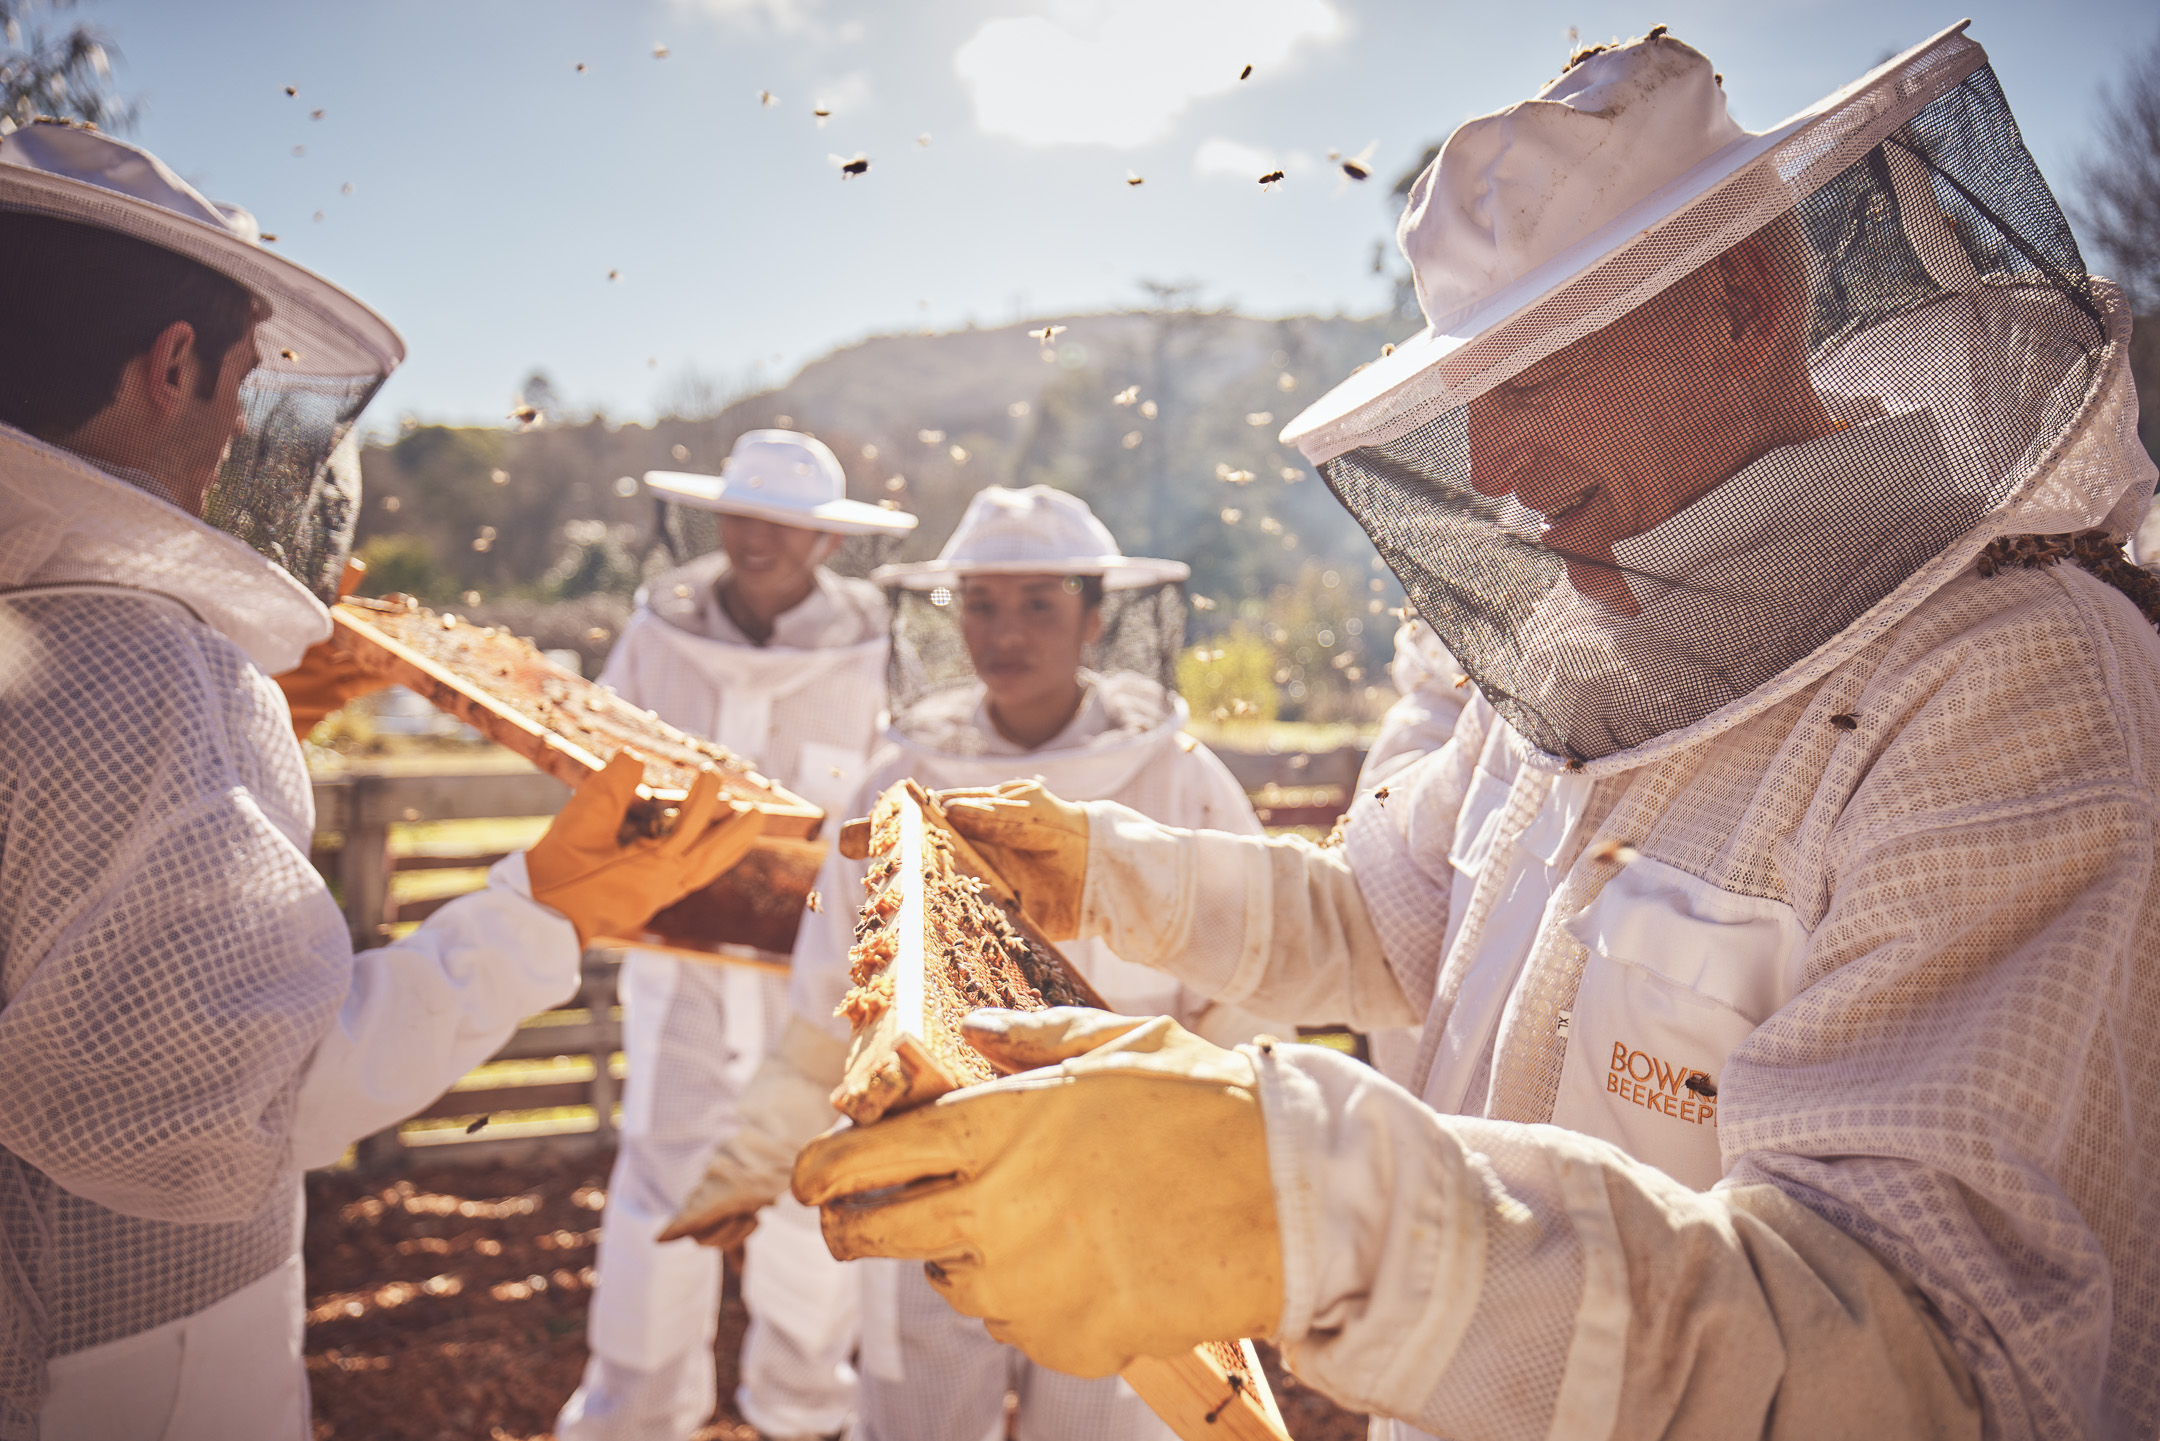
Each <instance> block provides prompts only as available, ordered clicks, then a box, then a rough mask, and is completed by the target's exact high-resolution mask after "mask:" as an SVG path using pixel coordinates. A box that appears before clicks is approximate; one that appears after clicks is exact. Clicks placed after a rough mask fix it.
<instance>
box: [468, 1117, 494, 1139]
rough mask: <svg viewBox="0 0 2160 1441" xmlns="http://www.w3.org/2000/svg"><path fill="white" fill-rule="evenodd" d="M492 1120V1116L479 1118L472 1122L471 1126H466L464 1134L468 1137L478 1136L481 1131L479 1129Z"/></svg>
mask: <svg viewBox="0 0 2160 1441" xmlns="http://www.w3.org/2000/svg"><path fill="white" fill-rule="evenodd" d="M493 1119H494V1117H492V1116H482V1117H480V1118H479V1119H478V1120H476V1121H474V1122H473V1123H472V1124H471V1125H469V1126H467V1127H466V1128H465V1134H466V1135H468V1136H474V1135H478V1134H479V1133H480V1130H481V1128H482V1127H484V1126H486V1125H487V1123H488V1122H489V1121H491V1120H493Z"/></svg>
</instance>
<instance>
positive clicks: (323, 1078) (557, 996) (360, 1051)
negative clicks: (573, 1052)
mask: <svg viewBox="0 0 2160 1441" xmlns="http://www.w3.org/2000/svg"><path fill="white" fill-rule="evenodd" d="M579 959H580V957H579V949H578V942H577V931H576V928H575V927H573V926H572V925H571V924H570V922H569V921H567V920H565V919H564V918H563V917H562V916H560V915H558V914H557V913H555V912H554V911H552V910H549V909H548V908H547V907H546V906H543V905H541V904H540V903H539V902H537V901H535V900H533V898H532V892H531V890H530V889H529V887H528V886H527V884H526V880H525V857H524V856H523V855H522V854H519V855H514V856H510V857H507V858H506V859H504V860H503V861H501V862H499V863H498V864H497V865H496V866H495V869H494V870H493V871H492V872H490V873H489V876H488V884H487V887H486V888H485V889H484V890H480V891H477V892H475V893H473V894H472V895H469V896H461V897H459V898H458V899H457V900H455V901H452V902H451V903H450V904H449V905H447V906H445V907H443V908H442V909H441V910H439V911H437V912H436V913H435V914H434V915H432V916H430V917H428V919H427V921H426V923H424V924H423V925H421V926H420V928H419V929H418V930H415V931H414V932H413V933H412V934H411V935H409V936H407V937H406V938H405V939H404V940H402V941H398V942H395V943H393V944H391V945H387V946H383V947H380V948H378V949H376V950H371V951H363V952H361V953H360V954H359V955H357V956H354V957H353V962H352V980H351V984H350V986H349V987H348V988H347V990H346V993H345V997H344V1000H343V1002H342V1004H340V1005H339V1007H338V1012H337V1019H336V1021H335V1022H334V1023H333V1024H332V1025H331V1027H330V1030H329V1033H328V1034H327V1035H325V1036H324V1037H323V1038H322V1040H321V1042H320V1043H318V1044H317V1045H316V1047H315V1051H314V1054H313V1055H312V1056H310V1057H309V1059H308V1062H307V1067H306V1070H305V1071H304V1072H303V1073H302V1075H301V1079H300V1091H299V1095H298V1098H297V1100H296V1102H295V1104H294V1110H293V1121H292V1149H293V1161H294V1164H296V1165H299V1166H303V1167H307V1166H326V1165H329V1164H330V1163H331V1162H332V1161H335V1160H336V1159H337V1158H338V1157H339V1156H340V1155H341V1154H343V1152H344V1150H345V1147H346V1146H348V1145H349V1144H351V1143H352V1142H353V1141H356V1140H358V1139H359V1138H360V1137H362V1136H366V1135H369V1134H372V1133H373V1132H375V1131H379V1130H381V1129H382V1128H383V1127H385V1126H390V1125H395V1124H396V1123H397V1122H399V1121H402V1120H404V1119H405V1118H406V1117H407V1116H410V1115H412V1114H413V1113H414V1112H416V1111H419V1110H421V1109H423V1108H424V1107H426V1106H427V1105H428V1104H429V1103H430V1102H432V1101H433V1100H434V1099H435V1098H436V1097H438V1096H440V1095H441V1094H442V1093H443V1092H445V1091H447V1090H448V1089H449V1088H450V1087H451V1085H452V1084H453V1083H455V1082H456V1080H457V1079H458V1077H460V1076H462V1075H464V1074H465V1073H466V1072H467V1071H469V1070H471V1069H472V1068H473V1067H474V1066H477V1065H479V1064H480V1063H481V1062H482V1061H485V1060H486V1059H487V1058H488V1057H489V1056H492V1055H493V1054H495V1052H496V1051H497V1050H499V1049H501V1047H502V1044H503V1042H504V1041H506V1040H508V1039H509V1038H510V1034H511V1032H513V1031H515V1030H516V1029H517V1024H518V1022H519V1021H520V1020H522V1019H523V1018H524V1017H526V1016H529V1015H532V1014H534V1013H535V1012H538V1011H544V1010H547V1009H548V1008H549V1007H551V1006H557V1005H560V1004H562V1003H563V1002H564V1001H566V1000H568V999H570V997H571V996H573V995H574V994H576V992H577V987H578V963H579Z"/></svg>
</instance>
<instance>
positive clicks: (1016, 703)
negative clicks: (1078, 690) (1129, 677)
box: [959, 575, 1102, 711]
mask: <svg viewBox="0 0 2160 1441" xmlns="http://www.w3.org/2000/svg"><path fill="white" fill-rule="evenodd" d="M959 599H960V634H961V637H962V639H963V640H965V641H966V643H967V651H968V659H969V660H970V661H972V662H973V663H974V666H975V674H976V675H978V676H980V677H981V678H982V682H983V685H984V687H985V688H987V689H988V691H989V692H990V700H991V702H992V704H994V705H996V706H997V707H998V708H999V709H1001V710H1007V711H1010V710H1014V709H1017V708H1024V707H1026V706H1027V705H1028V704H1029V703H1030V702H1036V703H1042V702H1047V701H1052V700H1057V701H1062V700H1065V699H1066V698H1068V697H1069V696H1070V695H1071V693H1072V687H1073V685H1074V683H1075V680H1076V677H1077V674H1078V672H1079V670H1080V658H1081V655H1082V653H1083V651H1084V650H1085V649H1086V648H1087V647H1088V646H1090V645H1092V644H1093V643H1094V642H1095V640H1096V638H1097V637H1098V636H1100V635H1101V634H1102V609H1101V607H1099V606H1090V605H1089V604H1087V602H1086V601H1085V599H1083V598H1082V596H1081V593H1080V582H1079V581H1077V580H1074V579H1070V578H1068V577H1066V576H1061V575H971V576H968V577H967V578H966V579H964V580H963V581H961V583H960V597H959Z"/></svg>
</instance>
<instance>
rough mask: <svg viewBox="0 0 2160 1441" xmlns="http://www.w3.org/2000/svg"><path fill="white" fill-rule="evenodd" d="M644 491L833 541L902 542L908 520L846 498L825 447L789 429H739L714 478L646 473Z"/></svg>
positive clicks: (842, 477)
mask: <svg viewBox="0 0 2160 1441" xmlns="http://www.w3.org/2000/svg"><path fill="white" fill-rule="evenodd" d="M645 488H646V489H647V490H649V491H651V492H652V493H653V494H654V495H656V496H659V497H660V498H661V499H662V500H665V501H667V502H668V503H670V504H672V505H683V506H689V507H691V508H693V509H696V510H706V511H712V512H714V513H716V514H720V515H747V516H751V517H753V518H755V519H758V520H769V521H772V522H774V523H775V524H778V525H792V526H798V527H800V528H802V529H804V530H823V531H830V532H832V533H833V534H835V535H905V534H906V533H907V532H909V531H911V530H913V529H914V528H915V525H916V517H914V516H912V515H909V514H907V513H906V512H905V511H898V510H887V509H884V508H883V507H880V506H875V505H866V504H865V503H863V502H862V501H859V500H849V499H848V498H847V474H846V472H844V471H843V470H842V469H841V468H840V458H839V457H838V456H836V455H834V454H833V453H832V447H830V446H828V445H826V444H825V442H824V441H822V440H819V439H818V438H817V437H816V436H814V435H804V434H802V433H801V432H800V431H794V430H747V431H744V432H743V433H742V434H741V435H739V436H737V437H736V439H735V446H734V449H732V450H731V451H729V452H728V458H727V462H726V464H724V465H722V466H721V467H720V473H719V474H718V475H696V474H692V473H689V472H686V471H679V470H649V471H647V472H646V473H645Z"/></svg>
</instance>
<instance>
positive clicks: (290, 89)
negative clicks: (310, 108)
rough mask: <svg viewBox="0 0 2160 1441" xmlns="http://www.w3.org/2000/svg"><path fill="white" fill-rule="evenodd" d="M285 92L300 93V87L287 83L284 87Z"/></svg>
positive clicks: (289, 93) (290, 93)
mask: <svg viewBox="0 0 2160 1441" xmlns="http://www.w3.org/2000/svg"><path fill="white" fill-rule="evenodd" d="M285 93H286V94H287V95H298V94H299V93H300V87H299V86H297V85H288V86H286V87H285Z"/></svg>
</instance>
